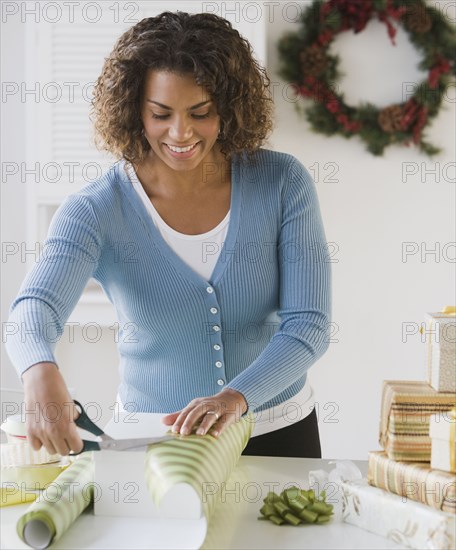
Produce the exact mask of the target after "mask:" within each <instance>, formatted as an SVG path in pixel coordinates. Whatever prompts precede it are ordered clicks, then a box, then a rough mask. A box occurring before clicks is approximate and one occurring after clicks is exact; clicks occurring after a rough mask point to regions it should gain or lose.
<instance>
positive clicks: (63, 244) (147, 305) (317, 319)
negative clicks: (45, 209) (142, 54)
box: [6, 149, 331, 413]
mask: <svg viewBox="0 0 456 550" xmlns="http://www.w3.org/2000/svg"><path fill="white" fill-rule="evenodd" d="M124 164H125V161H123V160H121V161H118V162H116V163H115V164H113V165H112V167H111V168H110V169H109V170H108V172H107V173H106V174H104V175H103V176H102V177H101V178H99V179H98V180H96V181H94V182H92V183H90V184H88V185H86V186H85V187H84V188H82V189H81V190H80V191H78V192H76V193H74V194H72V195H70V196H68V197H67V198H66V199H65V200H64V201H63V203H62V204H61V205H60V206H59V208H58V210H57V212H56V213H55V215H54V217H53V219H52V222H51V225H50V228H49V232H48V235H47V238H46V240H45V242H44V246H43V250H42V253H41V255H40V259H39V261H38V262H37V263H36V264H35V266H34V267H33V268H32V270H31V271H30V272H29V273H28V274H27V276H26V278H25V280H24V282H23V284H22V286H21V289H20V291H19V294H18V296H17V298H16V299H15V300H14V302H13V303H12V305H11V309H10V317H9V323H16V324H17V325H13V326H17V327H20V329H19V330H18V331H17V332H16V334H12V333H13V332H14V331H11V330H10V331H9V334H8V337H7V340H6V348H7V352H8V354H9V356H10V358H11V360H12V362H13V365H14V366H15V368H16V369H17V371H18V373H19V374H22V373H23V372H24V371H25V370H26V369H28V368H29V367H31V366H32V365H34V364H36V363H38V362H41V361H51V362H56V360H55V357H54V353H53V352H54V349H55V345H56V338H55V337H54V338H50V337H49V336H48V335H49V334H52V335H53V336H54V335H55V334H58V335H61V334H62V333H63V329H64V325H65V322H66V320H67V319H68V317H69V315H70V313H71V312H72V310H73V309H74V307H75V305H76V303H77V301H78V300H79V298H80V296H81V293H82V291H83V289H84V287H85V285H86V283H87V281H88V279H89V278H90V277H93V278H95V279H96V280H97V281H98V282H99V283H100V284H101V286H102V287H103V289H104V291H105V293H106V295H107V296H108V298H109V300H110V301H111V302H112V303H113V304H114V306H115V309H116V312H117V316H118V321H119V325H120V329H119V338H118V350H119V354H120V379H121V383H120V387H119V394H120V398H121V400H122V403H123V404H124V405H126V404H127V403H128V404H129V405H128V407H129V410H135V411H137V412H161V413H168V412H172V411H176V410H179V409H181V408H182V407H184V406H185V405H187V404H188V402H189V401H191V400H192V399H193V398H195V397H203V396H209V395H213V394H215V393H217V392H219V391H221V390H223V389H224V388H227V387H229V388H233V389H235V390H238V391H240V392H241V393H242V394H243V395H244V396H245V398H246V400H247V403H248V405H249V410H263V409H266V408H268V407H270V406H272V405H277V404H280V403H281V402H283V401H285V400H286V399H289V398H292V397H293V396H294V395H295V394H296V393H297V392H298V391H299V390H300V389H301V388H302V387H303V386H304V383H305V380H306V372H307V370H308V368H309V367H310V366H311V365H313V364H314V363H315V362H316V361H317V359H318V358H319V357H320V356H321V355H322V354H323V353H324V352H325V351H326V349H327V347H328V341H329V332H330V331H329V325H330V309H331V288H330V284H331V271H330V263H329V259H328V254H327V243H326V239H325V234H324V229H323V224H322V220H321V214H320V208H319V204H318V198H317V193H316V189H315V185H314V182H313V181H312V178H311V177H310V175H309V173H308V171H307V170H306V169H305V168H304V166H303V165H302V164H301V163H300V162H299V161H298V160H297V159H296V158H295V157H294V156H292V155H289V154H287V153H280V152H275V151H271V150H268V149H259V150H258V151H257V152H256V153H255V155H254V157H253V159H250V160H249V159H248V157H247V155H245V154H235V155H234V156H233V158H232V160H231V169H232V185H231V205H230V209H231V213H230V223H229V228H228V232H227V236H226V240H225V242H224V244H223V247H222V250H221V253H220V256H219V258H218V261H217V264H216V266H215V268H214V271H213V273H212V276H211V278H210V280H209V281H207V280H205V279H203V278H202V277H201V276H200V275H198V274H197V273H196V272H195V271H193V270H192V269H191V268H190V267H189V266H188V265H187V264H186V263H184V262H183V260H181V259H180V258H179V257H178V256H177V255H176V253H175V252H174V251H173V250H172V249H171V248H170V247H169V246H168V245H167V243H166V242H165V241H164V239H163V238H162V236H161V235H160V232H159V231H158V229H157V228H156V227H155V225H154V223H153V220H152V219H151V217H150V215H149V213H148V212H147V210H146V208H145V206H144V204H143V203H142V202H141V199H140V197H139V196H138V195H137V193H136V191H135V190H134V188H133V186H132V185H131V182H130V181H129V179H128V177H127V174H126V173H125V169H124ZM207 250H208V251H211V250H213V247H211V245H210V243H208V248H207ZM10 327H11V325H10ZM95 368H96V365H94V369H95Z"/></svg>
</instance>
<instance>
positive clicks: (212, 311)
mask: <svg viewBox="0 0 456 550" xmlns="http://www.w3.org/2000/svg"><path fill="white" fill-rule="evenodd" d="M209 311H210V312H211V313H213V314H214V315H215V314H216V313H217V311H218V309H217V308H216V307H211V309H210V310H209Z"/></svg>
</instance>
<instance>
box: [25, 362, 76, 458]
mask: <svg viewBox="0 0 456 550" xmlns="http://www.w3.org/2000/svg"><path fill="white" fill-rule="evenodd" d="M22 381H23V384H24V392H25V417H26V419H25V422H26V429H27V438H28V441H29V442H30V445H31V446H32V448H33V449H35V450H36V451H37V450H39V449H40V448H41V446H43V445H44V447H45V448H46V450H47V451H48V452H49V453H51V454H56V453H58V454H60V455H67V454H68V453H69V452H70V451H74V452H78V451H80V450H81V449H82V447H83V443H82V440H81V438H80V437H79V434H78V431H77V428H76V424H75V423H74V420H75V419H76V418H77V417H78V415H79V413H78V410H77V408H76V407H75V405H74V402H73V400H72V398H71V396H70V393H69V391H68V388H67V386H66V384H65V381H64V379H63V377H62V375H61V373H60V370H59V369H58V367H57V365H56V364H55V363H38V364H36V365H33V366H32V367H30V368H29V369H27V370H26V371H25V372H24V373H23V375H22Z"/></svg>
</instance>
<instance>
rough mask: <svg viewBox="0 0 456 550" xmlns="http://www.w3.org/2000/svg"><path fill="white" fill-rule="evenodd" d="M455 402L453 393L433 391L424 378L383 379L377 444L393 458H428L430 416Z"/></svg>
mask: <svg viewBox="0 0 456 550" xmlns="http://www.w3.org/2000/svg"><path fill="white" fill-rule="evenodd" d="M455 402H456V394H454V393H442V392H437V391H436V390H434V388H432V387H431V386H429V384H427V383H426V382H415V381H411V380H385V381H384V382H383V392H382V411H381V419H380V445H381V446H382V447H383V449H384V450H385V451H386V453H387V455H388V457H389V458H391V459H393V460H403V461H408V460H409V461H411V462H430V461H431V438H430V437H429V420H430V416H431V414H442V415H443V414H445V413H446V412H447V411H449V410H450V409H451V408H452V407H453V406H454V404H455Z"/></svg>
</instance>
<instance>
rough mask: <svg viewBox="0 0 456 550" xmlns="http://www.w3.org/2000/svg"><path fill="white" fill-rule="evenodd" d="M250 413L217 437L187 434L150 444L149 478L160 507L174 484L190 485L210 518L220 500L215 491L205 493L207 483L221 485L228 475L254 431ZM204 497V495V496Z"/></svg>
mask: <svg viewBox="0 0 456 550" xmlns="http://www.w3.org/2000/svg"><path fill="white" fill-rule="evenodd" d="M253 424H254V423H253V419H252V417H251V415H248V416H246V417H242V418H241V419H240V420H239V422H236V423H234V424H232V425H231V426H229V427H228V428H227V429H226V430H224V431H223V432H222V433H221V434H220V436H219V437H218V438H217V439H215V438H214V437H212V436H211V435H205V436H198V435H188V436H185V437H184V438H181V437H179V438H176V439H175V440H170V441H166V442H164V443H161V444H159V445H153V446H151V447H150V448H149V449H148V451H147V455H146V480H147V486H148V488H149V492H150V494H151V495H152V498H153V500H154V503H155V505H156V506H157V507H159V506H160V502H161V500H162V499H163V497H164V496H165V494H166V493H167V492H168V491H169V490H170V489H171V488H172V487H174V486H175V485H177V484H180V483H184V484H188V485H190V486H191V487H192V488H193V489H194V490H195V492H196V494H197V495H199V496H200V497H201V501H202V509H203V513H204V515H205V516H206V518H209V517H210V515H211V513H212V511H213V508H214V506H215V504H216V502H217V494H218V492H217V493H216V492H215V491H210V492H208V493H204V494H203V491H204V488H205V486H206V484H211V487H217V488H220V487H221V485H222V483H225V482H226V481H227V479H228V478H229V476H230V474H231V472H232V470H233V469H234V467H235V466H236V464H237V462H238V460H239V458H240V456H241V453H242V451H243V450H244V448H245V446H246V445H247V443H248V441H249V439H250V435H251V433H252V430H253ZM203 497H204V498H203Z"/></svg>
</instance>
